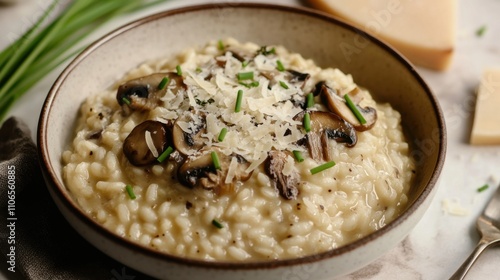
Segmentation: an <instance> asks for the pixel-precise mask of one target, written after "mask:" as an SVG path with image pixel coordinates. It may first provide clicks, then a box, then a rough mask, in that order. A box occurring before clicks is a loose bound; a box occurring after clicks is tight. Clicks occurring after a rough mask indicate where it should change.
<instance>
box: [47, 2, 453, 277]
mask: <svg viewBox="0 0 500 280" xmlns="http://www.w3.org/2000/svg"><path fill="white" fill-rule="evenodd" d="M225 37H234V38H236V39H238V40H239V41H242V42H244V41H252V42H255V43H257V44H260V45H273V44H279V45H284V46H285V47H286V48H288V49H289V50H291V51H292V52H298V53H301V54H302V55H303V56H304V57H306V58H312V59H314V60H315V61H316V63H317V64H318V65H319V66H321V67H336V68H339V69H341V70H342V71H343V72H345V73H351V74H352V75H353V77H354V80H355V81H356V82H357V83H358V84H359V85H362V86H364V87H366V88H368V89H369V90H370V91H371V93H372V95H373V96H374V97H375V99H376V100H378V101H381V102H389V103H391V104H392V106H393V107H394V108H395V109H397V110H398V111H399V112H401V114H402V120H403V125H404V127H405V129H406V131H407V132H408V136H409V139H410V140H411V142H412V143H413V149H412V156H413V157H414V158H415V160H416V162H417V172H416V174H418V176H417V180H416V181H415V184H414V185H413V186H412V187H411V193H410V195H409V197H410V199H409V204H408V207H407V209H406V210H405V212H404V213H403V214H402V215H400V216H399V217H398V218H396V219H395V220H394V221H393V222H391V223H389V224H388V225H387V226H385V227H383V228H382V229H380V230H378V231H376V232H374V233H372V234H370V235H368V236H366V237H364V238H362V239H360V240H358V241H356V242H354V243H351V244H348V245H346V246H343V247H340V248H338V249H334V250H331V251H328V252H324V253H319V254H316V255H312V256H308V257H302V258H296V259H288V260H279V261H268V262H258V263H224V262H205V261H199V260H191V259H183V258H179V257H175V256H171V255H167V254H163V253H159V252H155V251H153V250H151V249H148V248H145V247H142V246H139V245H137V244H134V243H132V242H129V241H127V240H124V239H123V238H120V237H119V236H117V235H115V234H114V233H112V232H110V231H108V230H106V229H104V228H102V227H101V226H100V225H99V224H97V223H96V222H94V221H93V220H92V219H90V218H89V217H87V216H86V215H85V214H84V213H83V212H82V211H81V210H80V209H79V208H78V206H77V204H76V203H75V201H74V200H73V199H72V197H71V195H70V194H69V193H68V190H67V189H66V187H65V183H64V181H63V179H62V166H61V155H62V152H63V151H64V150H65V149H67V148H68V147H69V144H70V141H71V140H70V138H71V137H72V131H73V126H74V123H75V120H76V118H77V115H78V111H79V107H80V105H81V104H82V102H83V101H84V99H85V98H86V97H87V96H88V95H90V94H91V93H92V92H97V91H100V90H102V89H105V88H107V87H109V86H110V85H111V83H112V81H115V80H116V79H117V78H119V77H121V76H123V75H124V74H125V73H126V72H127V71H128V70H129V69H133V68H135V67H136V66H137V65H139V64H140V63H142V62H144V61H147V60H151V59H155V58H161V57H165V56H169V55H171V54H174V53H178V52H180V51H182V50H183V49H185V48H187V47H192V46H202V45H204V44H205V43H206V42H208V41H210V40H217V39H219V38H225ZM82 89H83V91H82ZM445 138H446V135H445V125H444V121H443V117H442V114H441V110H440V108H439V105H438V103H437V101H436V99H435V97H434V96H433V94H432V93H431V91H430V89H429V88H428V87H427V85H426V84H425V83H424V81H423V80H422V78H421V77H420V76H419V75H418V74H417V72H416V71H415V69H414V68H413V66H412V65H411V64H410V63H408V61H407V60H405V59H404V58H403V57H401V56H400V55H399V54H398V53H397V52H396V51H394V50H393V49H391V48H390V47H388V46H387V45H385V44H384V43H382V42H381V41H379V40H377V39H375V38H373V37H371V36H369V35H367V34H365V33H363V32H361V31H359V30H358V29H356V28H353V27H352V26H350V25H348V24H346V23H344V22H341V21H339V20H337V19H335V18H332V17H330V16H327V15H324V14H320V13H317V12H314V11H311V10H306V9H299V8H292V7H284V6H275V5H266V4H248V3H247V4H234V3H231V4H221V3H219V4H211V5H201V6H192V7H187V8H181V9H177V10H171V11H166V12H162V13H159V14H155V15H152V16H149V17H146V18H143V19H140V20H138V21H135V22H132V23H130V24H128V25H125V26H123V27H121V28H119V29H117V30H115V31H113V32H111V33H110V34H108V35H107V36H104V37H103V38H101V39H100V40H98V41H97V42H95V43H94V44H92V45H91V46H90V47H89V48H87V49H86V50H85V51H83V53H81V54H80V55H79V56H78V57H77V58H76V59H74V60H73V61H72V62H71V63H70V64H69V66H68V67H67V68H66V69H65V70H64V71H63V72H62V74H61V75H60V77H59V78H58V79H57V81H56V82H55V84H54V85H53V87H52V89H51V90H50V93H49V95H48V97H47V99H46V101H45V104H44V106H43V109H42V112H41V117H40V122H39V131H38V146H39V152H40V157H41V163H42V168H43V172H44V176H45V179H46V181H47V185H48V189H49V191H50V194H51V196H52V197H53V199H54V201H55V203H56V204H57V206H58V207H59V208H60V210H61V212H62V213H63V215H64V217H65V218H66V219H67V220H68V221H69V223H70V224H71V225H72V226H73V227H74V228H75V229H76V231H78V232H79V233H80V234H81V235H82V236H83V237H84V238H86V239H87V240H88V241H89V242H90V243H92V244H93V245H94V246H96V247H97V248H99V249H100V250H102V251H103V252H104V253H106V254H108V255H109V256H111V257H113V258H115V259H116V260H118V261H120V262H122V263H124V264H126V265H128V266H130V267H133V268H135V269H137V270H139V271H142V272H144V273H146V274H149V275H152V276H154V277H157V278H167V279H191V280H195V279H219V280H221V279H228V280H229V279H260V280H265V279H332V278H334V277H335V276H339V275H343V274H347V273H350V272H353V271H355V270H357V269H360V268H361V267H363V266H365V265H367V264H368V263H370V262H371V261H373V260H375V259H376V258H378V257H380V256H381V255H382V254H384V253H385V252H387V251H388V250H389V249H391V248H393V247H395V246H396V245H397V244H398V243H399V242H400V241H402V240H403V239H404V238H405V236H407V235H408V233H409V232H410V231H411V229H412V228H413V227H414V226H415V224H416V223H417V222H418V221H419V220H420V218H421V217H422V215H424V212H425V211H426V209H427V208H428V206H429V204H430V202H431V199H432V197H433V195H434V193H435V191H436V182H437V180H438V176H439V174H440V172H441V169H442V166H443V161H444V156H445V148H446V139H445ZM306 276H307V277H306ZM304 277H306V278H304Z"/></svg>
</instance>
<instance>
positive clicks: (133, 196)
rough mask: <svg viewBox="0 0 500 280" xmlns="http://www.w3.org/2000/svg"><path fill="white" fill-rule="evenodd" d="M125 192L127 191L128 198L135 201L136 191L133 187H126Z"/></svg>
mask: <svg viewBox="0 0 500 280" xmlns="http://www.w3.org/2000/svg"><path fill="white" fill-rule="evenodd" d="M125 190H126V191H127V193H128V196H129V197H130V199H135V193H134V189H132V186H131V185H126V186H125Z"/></svg>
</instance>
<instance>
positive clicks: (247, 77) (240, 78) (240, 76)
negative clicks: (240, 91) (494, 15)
mask: <svg viewBox="0 0 500 280" xmlns="http://www.w3.org/2000/svg"><path fill="white" fill-rule="evenodd" d="M237 76H238V81H243V80H252V79H253V72H240V73H238V74H237Z"/></svg>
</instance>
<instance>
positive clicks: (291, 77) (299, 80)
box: [260, 70, 311, 89]
mask: <svg viewBox="0 0 500 280" xmlns="http://www.w3.org/2000/svg"><path fill="white" fill-rule="evenodd" d="M281 73H282V72H280V71H278V70H263V71H261V72H260V74H261V75H262V76H264V77H266V78H267V79H268V80H269V86H273V85H275V84H276V83H278V82H280V80H279V79H277V78H276V77H278V76H280V74H281ZM310 77H311V75H309V74H308V73H301V72H299V71H295V70H287V71H286V72H284V79H283V81H284V82H286V83H287V84H289V85H294V86H296V87H298V88H301V89H302V88H304V86H305V84H306V82H307V80H309V78H310Z"/></svg>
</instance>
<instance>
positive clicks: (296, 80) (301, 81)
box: [287, 70, 311, 88]
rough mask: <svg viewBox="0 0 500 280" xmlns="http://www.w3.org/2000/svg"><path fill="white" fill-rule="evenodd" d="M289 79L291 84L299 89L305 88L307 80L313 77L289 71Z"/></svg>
mask: <svg viewBox="0 0 500 280" xmlns="http://www.w3.org/2000/svg"><path fill="white" fill-rule="evenodd" d="M287 72H288V75H287V79H288V82H289V83H290V84H294V85H296V86H297V87H299V88H304V86H305V84H306V83H307V80H309V78H310V77H311V75H309V74H308V73H301V72H299V71H295V70H287Z"/></svg>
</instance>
